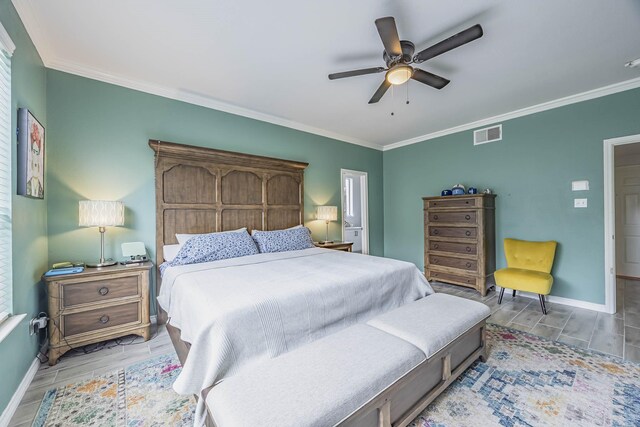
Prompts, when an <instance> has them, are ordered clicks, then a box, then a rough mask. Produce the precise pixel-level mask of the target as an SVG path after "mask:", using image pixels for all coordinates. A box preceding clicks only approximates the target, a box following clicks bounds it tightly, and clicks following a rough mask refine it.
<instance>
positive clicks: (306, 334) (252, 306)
mask: <svg viewBox="0 0 640 427" xmlns="http://www.w3.org/2000/svg"><path fill="white" fill-rule="evenodd" d="M431 293H433V290H432V289H431V286H429V283H428V282H427V280H426V279H425V278H424V276H423V275H422V273H421V272H420V271H419V270H418V269H417V268H416V266H415V265H413V264H411V263H407V262H403V261H396V260H392V259H387V258H380V257H373V256H368V255H361V254H355V253H346V252H341V251H334V250H329V249H320V248H312V249H305V250H301V251H292V252H281V253H272V254H258V255H251V256H247V257H242V258H234V259H229V260H223V261H215V262H209V263H203V264H192V265H186V266H177V267H169V268H168V269H167V270H166V271H165V273H164V276H163V278H162V288H161V291H160V295H159V296H158V302H159V303H160V305H161V306H162V308H163V309H164V310H165V311H166V312H167V313H168V315H169V323H171V324H172V325H173V326H175V327H177V328H180V330H181V338H182V339H183V340H184V341H187V342H190V343H191V349H190V350H189V357H188V358H187V361H186V363H185V366H184V367H183V369H182V372H181V373H180V375H179V376H178V378H177V380H176V382H175V383H174V386H173V387H174V389H175V391H176V392H178V393H180V394H199V393H200V392H201V391H202V390H204V389H206V388H208V387H210V386H211V385H213V384H215V383H217V382H219V381H221V380H222V379H224V378H225V377H227V376H230V375H233V374H234V373H235V372H237V371H238V370H240V369H243V368H245V367H248V366H251V365H253V364H255V363H258V362H260V361H262V360H264V359H268V358H271V357H275V356H278V355H279V354H282V353H284V352H287V351H290V350H292V349H294V348H296V347H298V346H300V345H302V344H305V343H307V342H311V341H314V340H316V339H318V338H320V337H323V336H325V335H327V334H330V333H332V332H335V331H337V330H340V329H343V328H345V327H347V326H349V325H352V324H354V323H359V322H365V321H367V320H369V319H370V318H371V317H373V316H375V315H376V314H379V313H383V312H386V311H388V310H390V309H393V308H395V307H398V306H401V305H403V304H405V303H408V302H411V301H415V300H417V299H420V298H422V297H424V296H425V295H428V294H431ZM203 401H204V399H200V400H199V404H198V410H197V414H196V425H202V423H203V421H204V415H205V411H204V405H203V403H202V402H203Z"/></svg>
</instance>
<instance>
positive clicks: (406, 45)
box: [382, 40, 416, 68]
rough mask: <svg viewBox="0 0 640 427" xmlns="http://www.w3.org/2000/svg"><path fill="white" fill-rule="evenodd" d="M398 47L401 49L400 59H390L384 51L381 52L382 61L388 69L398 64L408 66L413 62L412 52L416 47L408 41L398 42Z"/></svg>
mask: <svg viewBox="0 0 640 427" xmlns="http://www.w3.org/2000/svg"><path fill="white" fill-rule="evenodd" d="M400 47H401V48H402V56H401V57H400V59H397V58H392V57H390V56H389V55H388V54H387V51H386V50H385V51H383V52H382V59H384V62H385V64H387V67H388V68H391V67H392V66H393V65H395V64H397V63H400V62H403V63H405V64H409V63H411V61H412V60H413V52H415V50H416V45H414V44H413V43H412V42H410V41H409V40H400Z"/></svg>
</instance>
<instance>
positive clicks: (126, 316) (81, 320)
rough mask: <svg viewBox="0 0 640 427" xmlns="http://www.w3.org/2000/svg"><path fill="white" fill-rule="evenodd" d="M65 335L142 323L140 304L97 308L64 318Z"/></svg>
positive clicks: (132, 303)
mask: <svg viewBox="0 0 640 427" xmlns="http://www.w3.org/2000/svg"><path fill="white" fill-rule="evenodd" d="M63 322H64V335H65V336H66V337H68V336H71V335H77V334H81V333H83V332H91V331H98V330H100V329H105V328H112V327H114V326H120V325H125V324H127V323H135V322H140V309H139V303H138V302H131V303H128V304H121V305H114V306H111V307H104V308H97V309H95V310H88V311H83V312H80V313H73V314H67V315H64V316H63Z"/></svg>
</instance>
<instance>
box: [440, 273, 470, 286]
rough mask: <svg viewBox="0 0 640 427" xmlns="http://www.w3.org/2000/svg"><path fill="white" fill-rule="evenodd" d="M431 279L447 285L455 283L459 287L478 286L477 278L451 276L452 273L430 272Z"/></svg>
mask: <svg viewBox="0 0 640 427" xmlns="http://www.w3.org/2000/svg"><path fill="white" fill-rule="evenodd" d="M429 279H431V280H438V281H441V282H445V283H455V284H458V285H465V286H475V285H476V278H475V277H468V276H461V275H458V274H451V273H442V272H440V271H431V272H429Z"/></svg>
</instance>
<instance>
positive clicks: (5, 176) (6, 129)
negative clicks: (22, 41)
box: [0, 24, 15, 323]
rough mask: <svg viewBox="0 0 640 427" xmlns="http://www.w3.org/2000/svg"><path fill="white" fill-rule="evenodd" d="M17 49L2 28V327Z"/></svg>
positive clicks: (8, 277)
mask: <svg viewBox="0 0 640 427" xmlns="http://www.w3.org/2000/svg"><path fill="white" fill-rule="evenodd" d="M14 49H15V45H14V44H13V42H12V41H11V39H10V38H9V35H8V34H7V32H6V31H5V29H4V27H2V25H1V24H0V323H1V322H2V321H4V320H5V319H7V318H8V317H9V315H10V314H11V313H12V308H13V307H12V305H13V304H12V298H11V290H12V287H13V281H12V273H11V270H12V266H11V262H12V261H11V146H12V138H11V136H12V132H11V110H12V106H11V55H12V54H13V50H14Z"/></svg>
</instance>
